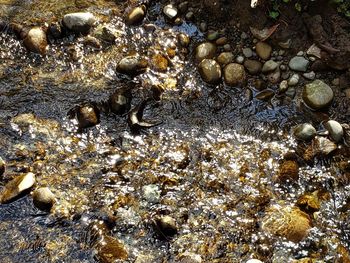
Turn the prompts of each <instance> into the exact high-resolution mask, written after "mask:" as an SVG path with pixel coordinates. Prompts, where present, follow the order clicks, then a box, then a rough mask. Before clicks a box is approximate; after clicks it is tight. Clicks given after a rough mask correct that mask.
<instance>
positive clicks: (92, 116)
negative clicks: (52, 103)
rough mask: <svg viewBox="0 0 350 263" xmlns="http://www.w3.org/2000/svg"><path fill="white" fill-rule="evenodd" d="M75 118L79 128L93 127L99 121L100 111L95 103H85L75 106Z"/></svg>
mask: <svg viewBox="0 0 350 263" xmlns="http://www.w3.org/2000/svg"><path fill="white" fill-rule="evenodd" d="M76 118H77V121H78V127H79V128H80V129H84V128H89V127H93V126H95V125H97V124H99V123H100V111H99V110H98V109H97V107H96V106H95V105H93V104H90V103H86V104H83V105H81V106H78V107H77V108H76Z"/></svg>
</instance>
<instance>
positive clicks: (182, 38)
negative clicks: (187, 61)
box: [177, 33, 190, 47]
mask: <svg viewBox="0 0 350 263" xmlns="http://www.w3.org/2000/svg"><path fill="white" fill-rule="evenodd" d="M177 39H178V41H179V43H180V45H181V46H182V47H188V46H189V45H190V37H189V36H188V35H186V34H184V33H180V34H179V35H178V36H177Z"/></svg>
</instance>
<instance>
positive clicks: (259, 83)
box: [252, 79, 267, 91]
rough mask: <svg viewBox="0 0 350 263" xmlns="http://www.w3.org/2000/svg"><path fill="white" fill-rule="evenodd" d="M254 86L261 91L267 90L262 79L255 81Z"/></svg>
mask: <svg viewBox="0 0 350 263" xmlns="http://www.w3.org/2000/svg"><path fill="white" fill-rule="evenodd" d="M252 84H253V87H254V88H255V89H256V90H259V91H261V90H264V89H266V88H267V84H266V82H265V81H263V80H261V79H255V80H254V81H253V83H252Z"/></svg>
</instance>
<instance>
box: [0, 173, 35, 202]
mask: <svg viewBox="0 0 350 263" xmlns="http://www.w3.org/2000/svg"><path fill="white" fill-rule="evenodd" d="M34 184H35V175H34V174H33V173H27V174H24V175H20V176H17V177H16V178H14V179H13V180H11V181H10V182H8V183H7V184H6V185H5V188H4V189H3V191H2V192H1V194H0V203H2V204H5V203H10V202H12V201H14V200H15V199H17V198H18V197H20V196H21V195H22V194H25V193H28V192H29V190H30V188H32V187H33V185H34Z"/></svg>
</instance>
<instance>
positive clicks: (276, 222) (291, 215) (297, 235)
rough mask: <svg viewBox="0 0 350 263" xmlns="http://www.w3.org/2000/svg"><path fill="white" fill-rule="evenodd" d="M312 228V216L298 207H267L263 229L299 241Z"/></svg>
mask: <svg viewBox="0 0 350 263" xmlns="http://www.w3.org/2000/svg"><path fill="white" fill-rule="evenodd" d="M310 228H311V222H310V217H309V216H308V215H307V214H306V213H304V212H303V211H301V210H300V209H299V208H297V207H293V206H278V205H274V206H272V207H270V208H268V209H267V213H266V215H265V217H264V218H263V221H262V229H263V230H264V231H267V232H269V233H271V234H273V235H277V236H282V237H285V238H286V239H287V240H289V241H292V242H295V243H298V242H300V241H301V240H303V239H304V238H305V237H306V236H307V235H308V232H309V230H310Z"/></svg>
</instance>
